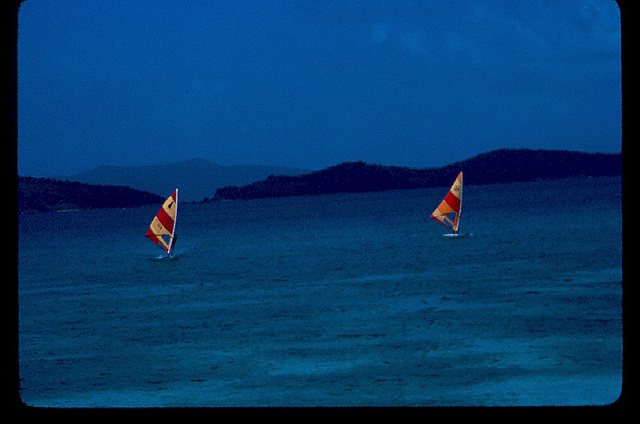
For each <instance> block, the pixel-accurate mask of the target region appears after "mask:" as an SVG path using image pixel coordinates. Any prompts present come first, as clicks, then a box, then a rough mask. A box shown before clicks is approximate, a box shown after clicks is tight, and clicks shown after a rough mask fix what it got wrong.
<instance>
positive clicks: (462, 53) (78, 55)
mask: <svg viewBox="0 0 640 424" xmlns="http://www.w3.org/2000/svg"><path fill="white" fill-rule="evenodd" d="M620 80H621V70H620V14H619V10H618V6H617V4H616V3H615V2H614V1H613V0H576V1H542V0H531V1H526V2H514V1H507V0H505V1H481V0H480V1H479V0H474V1H452V2H449V1H442V2H435V1H428V0H424V1H420V0H414V1H373V0H362V1H355V0H353V1H337V0H335V1H311V2H310V1H307V0H291V1H284V0H281V1H277V0H273V1H266V0H263V1H258V0H255V1H249V0H247V1H240V0H234V1H222V0H217V1H141V0H126V1H117V0H116V1H98V0H77V1H73V0H65V1H60V0H27V1H26V2H24V3H23V4H22V5H21V8H20V11H19V15H18V172H19V174H20V175H35V176H49V175H71V174H74V173H78V172H82V171H84V170H87V169H91V168H94V167H97V166H100V165H149V164H163V163H170V162H176V161H182V160H187V159H192V158H203V159H208V160H211V161H213V162H217V163H220V164H222V165H233V164H261V165H281V166H290V167H297V168H305V169H320V168H324V167H327V166H331V165H335V164H337V163H340V162H343V161H348V160H364V161H367V162H369V163H379V164H384V165H400V166H411V167H436V166H442V165H446V164H448V163H451V162H455V161H458V160H462V159H466V158H469V157H472V156H474V155H476V154H478V153H482V152H486V151H489V150H493V149H497V148H504V147H508V148H525V147H526V148H544V149H569V150H581V151H590V152H619V151H620V150H621V133H622V130H621V82H620Z"/></svg>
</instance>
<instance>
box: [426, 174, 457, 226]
mask: <svg viewBox="0 0 640 424" xmlns="http://www.w3.org/2000/svg"><path fill="white" fill-rule="evenodd" d="M461 205H462V172H460V173H459V174H458V178H456V181H455V182H454V183H453V185H452V186H451V188H450V189H449V192H448V193H447V195H446V196H445V198H444V200H443V201H442V202H441V203H440V205H439V206H438V207H437V208H436V210H435V211H433V213H432V214H431V218H433V219H435V220H436V221H438V222H439V223H441V224H442V225H444V226H445V227H447V228H450V229H452V230H453V232H454V233H457V232H458V224H459V221H460V207H461ZM450 214H455V216H453V220H452V219H451V218H450V216H451V215H450Z"/></svg>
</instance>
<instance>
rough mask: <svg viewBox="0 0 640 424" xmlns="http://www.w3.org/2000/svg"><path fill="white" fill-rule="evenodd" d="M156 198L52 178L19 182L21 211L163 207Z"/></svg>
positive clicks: (140, 192) (149, 194) (124, 190)
mask: <svg viewBox="0 0 640 424" xmlns="http://www.w3.org/2000/svg"><path fill="white" fill-rule="evenodd" d="M163 201H164V198H162V197H161V196H158V195H156V194H152V193H148V192H145V191H140V190H135V189H132V188H129V187H123V186H100V185H90V184H82V183H78V182H71V181H58V180H54V179H50V178H34V177H19V178H18V211H19V212H29V211H32V212H47V211H58V210H65V209H95V208H129V207H137V206H143V205H148V204H154V203H155V204H158V205H161V204H162V202H163Z"/></svg>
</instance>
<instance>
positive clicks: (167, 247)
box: [146, 189, 178, 253]
mask: <svg viewBox="0 0 640 424" xmlns="http://www.w3.org/2000/svg"><path fill="white" fill-rule="evenodd" d="M177 215H178V189H176V191H174V192H173V194H172V195H171V196H170V197H169V198H168V199H167V200H165V202H164V204H163V205H162V207H161V208H160V210H159V211H158V214H157V215H156V216H155V217H154V218H153V221H151V225H150V226H149V229H148V230H147V234H146V236H147V237H148V238H149V240H151V241H152V242H154V243H155V244H157V245H158V247H160V248H161V249H162V250H164V251H165V252H167V253H171V246H172V244H173V239H174V233H175V228H176V217H177Z"/></svg>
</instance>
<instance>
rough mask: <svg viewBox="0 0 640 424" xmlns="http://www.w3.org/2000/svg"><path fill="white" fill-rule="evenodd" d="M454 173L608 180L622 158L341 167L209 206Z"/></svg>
mask: <svg viewBox="0 0 640 424" xmlns="http://www.w3.org/2000/svg"><path fill="white" fill-rule="evenodd" d="M460 171H464V173H465V183H466V184H468V185H473V184H494V183H507V182H517V181H532V180H537V179H557V178H567V177H576V176H589V177H597V176H612V175H621V174H622V154H621V153H617V154H607V153H583V152H573V151H564V150H530V149H501V150H494V151H491V152H488V153H483V154H480V155H478V156H475V157H473V158H471V159H467V160H464V161H461V162H456V163H452V164H450V165H446V166H443V167H441V168H427V169H412V168H406V167H400V166H383V165H372V164H368V163H366V162H345V163H342V164H339V165H336V166H332V167H330V168H326V169H323V170H320V171H316V172H312V173H309V174H304V175H301V176H276V175H271V176H269V177H268V178H266V179H265V180H262V181H257V182H254V183H252V184H248V185H245V186H240V187H236V186H228V187H222V188H219V189H218V190H217V191H216V193H215V196H214V198H213V199H212V200H236V199H257V198H264V197H285V196H303V195H318V194H332V193H356V192H369V191H383V190H400V189H416V188H431V187H444V186H448V185H450V184H451V181H452V180H453V179H455V177H456V175H457V174H458V172H460Z"/></svg>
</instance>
